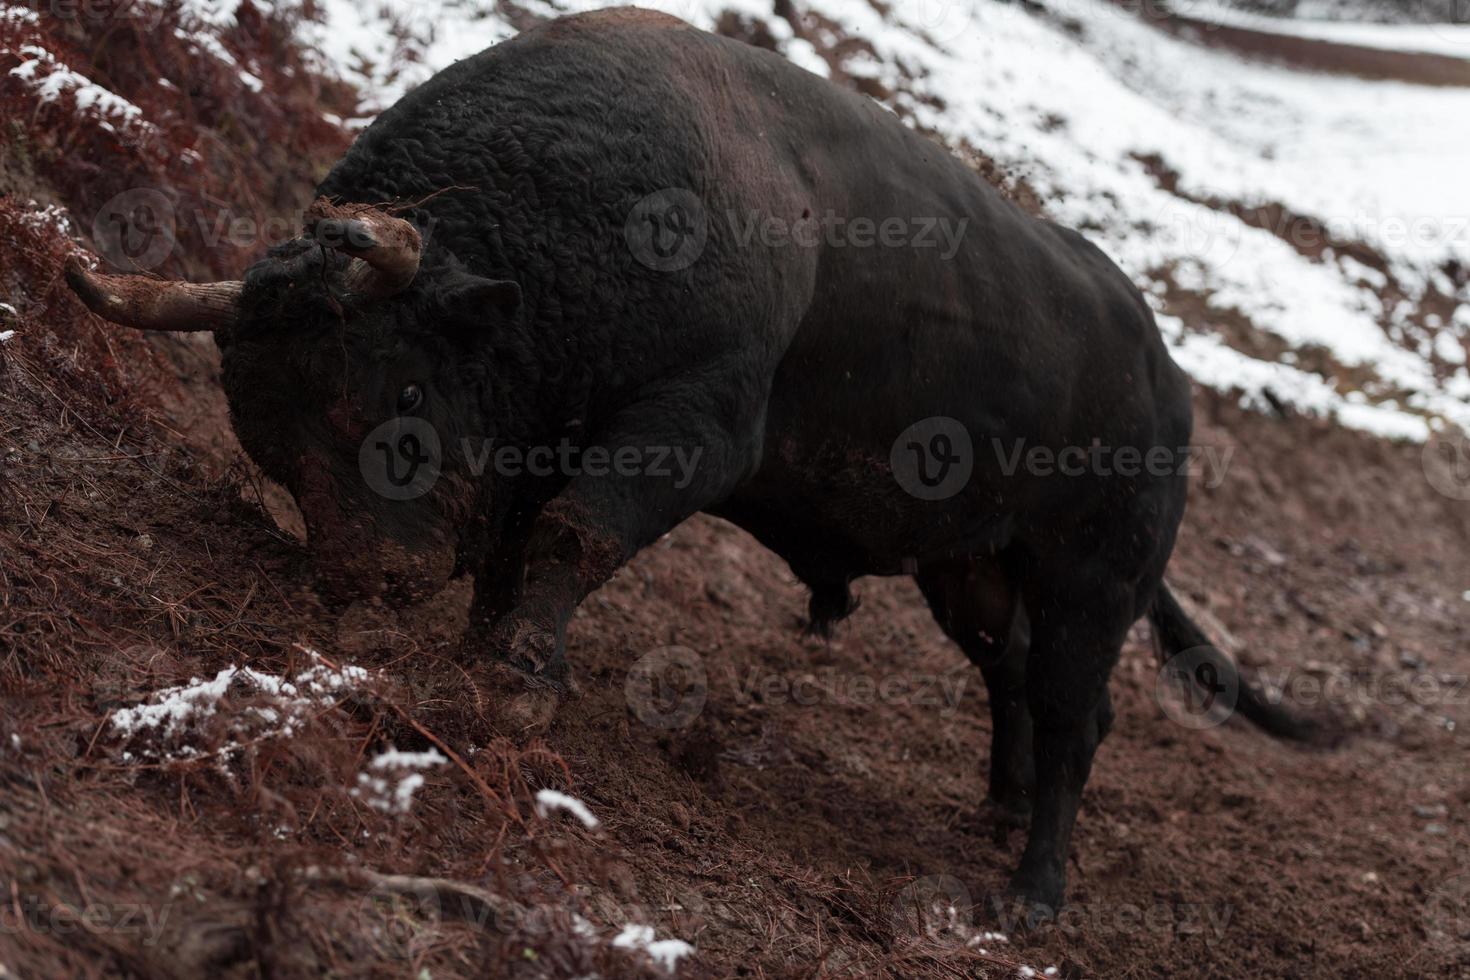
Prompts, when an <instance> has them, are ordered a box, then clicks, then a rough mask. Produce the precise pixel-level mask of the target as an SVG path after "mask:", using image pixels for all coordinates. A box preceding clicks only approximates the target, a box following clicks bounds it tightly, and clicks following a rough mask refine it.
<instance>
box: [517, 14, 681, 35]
mask: <svg viewBox="0 0 1470 980" xmlns="http://www.w3.org/2000/svg"><path fill="white" fill-rule="evenodd" d="M620 28H621V29H626V30H654V31H656V30H667V29H670V28H673V29H682V30H693V29H694V28H693V27H692V26H691V25H690V24H689V23H688V22H687V21H683V20H680V19H679V18H678V17H675V16H674V15H673V14H666V13H663V12H662V11H658V10H649V9H648V8H647V7H606V8H604V9H602V10H589V11H587V12H585V13H580V14H569V15H567V16H565V17H558V18H556V19H555V20H551V21H547V22H546V23H545V24H543V25H541V27H540V28H539V32H540V33H541V34H542V35H543V36H545V37H547V38H548V39H554V38H557V37H560V36H565V35H568V34H577V33H581V32H584V31H588V30H591V31H597V32H603V31H606V30H609V29H620Z"/></svg>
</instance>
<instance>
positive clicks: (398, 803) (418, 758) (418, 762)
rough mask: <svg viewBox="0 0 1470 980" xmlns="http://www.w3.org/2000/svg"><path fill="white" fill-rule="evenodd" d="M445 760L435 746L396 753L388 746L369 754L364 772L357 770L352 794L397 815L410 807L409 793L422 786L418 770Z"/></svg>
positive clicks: (437, 764)
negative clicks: (371, 755) (424, 749)
mask: <svg viewBox="0 0 1470 980" xmlns="http://www.w3.org/2000/svg"><path fill="white" fill-rule="evenodd" d="M448 761H449V760H448V759H446V758H444V756H443V755H441V754H440V753H439V752H438V751H437V750H435V749H428V750H427V751H424V752H400V751H398V750H397V749H391V748H390V749H388V750H387V751H386V752H381V753H379V754H378V755H376V756H374V757H373V759H372V761H370V762H369V763H368V765H367V769H368V771H367V772H362V773H358V775H357V786H356V787H354V788H353V790H352V795H353V796H356V797H358V798H359V799H361V800H362V801H363V802H364V803H366V804H367V805H368V806H370V807H372V808H373V809H374V810H379V811H381V812H383V813H391V814H396V815H399V816H401V815H403V814H406V813H408V811H409V810H411V809H412V808H413V794H414V793H416V792H417V791H418V789H419V787H421V786H423V785H424V777H423V774H422V773H421V772H419V770H421V769H432V768H433V767H435V766H442V765H444V764H445V763H447V762H448Z"/></svg>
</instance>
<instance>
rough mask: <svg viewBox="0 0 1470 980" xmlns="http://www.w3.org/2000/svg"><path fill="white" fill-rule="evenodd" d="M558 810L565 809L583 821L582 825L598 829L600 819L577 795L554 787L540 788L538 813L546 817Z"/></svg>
mask: <svg viewBox="0 0 1470 980" xmlns="http://www.w3.org/2000/svg"><path fill="white" fill-rule="evenodd" d="M557 810H565V811H566V812H568V813H570V814H571V815H572V816H574V817H576V818H577V819H578V820H580V821H582V825H583V826H584V827H586V828H587V829H588V830H596V829H597V825H598V823H599V821H598V819H597V818H596V817H594V816H593V815H592V811H591V810H589V809H587V804H585V803H583V802H582V801H581V800H579V799H577V798H576V797H575V796H569V795H567V794H566V793H563V792H560V791H559V790H554V789H539V790H537V791H536V813H537V814H538V815H540V816H541V817H546V816H547V815H549V814H551V813H553V812H555V811H557Z"/></svg>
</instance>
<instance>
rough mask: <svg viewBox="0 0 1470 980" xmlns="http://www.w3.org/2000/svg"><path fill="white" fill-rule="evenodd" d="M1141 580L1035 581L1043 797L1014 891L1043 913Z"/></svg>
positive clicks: (1099, 735) (1034, 664)
mask: <svg viewBox="0 0 1470 980" xmlns="http://www.w3.org/2000/svg"><path fill="white" fill-rule="evenodd" d="M1135 591H1136V589H1135V586H1134V584H1133V583H1125V582H1121V581H1119V580H1118V578H1117V577H1116V575H1115V573H1114V572H1113V571H1112V570H1111V569H1109V570H1103V569H1097V570H1096V572H1095V574H1092V575H1089V574H1087V571H1086V570H1085V565H1084V564H1082V563H1079V564H1078V565H1074V566H1072V567H1070V568H1068V569H1067V570H1066V571H1065V572H1060V573H1057V574H1053V575H1049V576H1037V577H1036V579H1035V580H1033V581H1032V582H1031V583H1029V585H1028V589H1027V598H1026V604H1027V608H1028V611H1029V612H1030V614H1031V655H1030V662H1029V664H1028V669H1027V676H1026V696H1027V701H1028V703H1029V705H1030V708H1031V717H1032V719H1033V723H1034V725H1035V733H1034V739H1035V753H1036V782H1037V789H1036V801H1035V807H1034V809H1033V810H1032V814H1031V830H1030V834H1029V835H1028V837H1027V840H1026V850H1025V852H1024V853H1023V854H1022V856H1021V864H1020V867H1019V868H1018V869H1017V870H1016V873H1015V875H1014V876H1013V877H1012V879H1011V884H1010V888H1009V891H1010V893H1011V895H1012V896H1014V897H1016V898H1019V899H1021V900H1023V901H1024V902H1026V903H1027V904H1028V905H1030V906H1031V910H1032V911H1033V912H1035V913H1039V914H1042V915H1050V914H1053V913H1054V912H1055V911H1056V909H1057V908H1058V907H1059V906H1060V905H1061V902H1062V895H1063V892H1064V890H1065V887H1066V860H1067V848H1068V844H1069V842H1070V841H1071V837H1072V826H1073V824H1074V823H1075V822H1076V820H1077V809H1078V807H1079V805H1080V804H1081V802H1082V789H1083V787H1084V786H1085V785H1086V783H1087V776H1088V773H1089V772H1090V771H1091V769H1092V759H1093V755H1094V754H1095V753H1096V752H1097V748H1098V746H1099V745H1100V744H1101V743H1102V740H1103V738H1104V737H1105V736H1106V735H1107V733H1108V729H1109V728H1111V727H1112V722H1113V706H1112V702H1111V701H1110V699H1109V697H1108V676H1109V675H1110V674H1111V672H1112V669H1113V666H1114V664H1116V663H1117V661H1118V655H1119V652H1120V651H1121V650H1122V646H1123V640H1124V637H1125V636H1126V635H1127V632H1128V627H1129V625H1130V624H1131V623H1132V622H1133V620H1134V619H1135V618H1136V617H1135V602H1134V599H1135Z"/></svg>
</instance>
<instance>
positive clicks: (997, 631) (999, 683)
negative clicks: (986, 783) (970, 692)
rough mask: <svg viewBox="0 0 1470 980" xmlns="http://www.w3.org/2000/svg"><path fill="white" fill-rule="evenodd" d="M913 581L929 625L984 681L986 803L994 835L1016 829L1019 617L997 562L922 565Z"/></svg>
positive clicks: (1022, 707)
mask: <svg viewBox="0 0 1470 980" xmlns="http://www.w3.org/2000/svg"><path fill="white" fill-rule="evenodd" d="M915 578H916V580H917V581H918V583H919V589H920V590H921V591H922V592H923V593H924V598H925V599H927V600H928V601H929V608H930V609H931V610H933V612H934V618H935V619H936V620H938V621H939V625H940V626H941V627H943V629H944V632H945V633H946V634H948V635H949V637H950V639H952V640H954V641H955V643H957V644H958V645H959V647H960V649H961V650H963V651H964V652H965V656H967V657H969V658H970V662H971V663H973V664H975V665H976V666H977V667H979V668H980V673H981V675H983V676H984V678H985V688H986V691H987V692H988V693H989V696H990V720H991V729H992V734H991V740H990V793H989V796H988V798H987V802H988V803H989V804H990V805H991V807H993V808H994V811H995V815H996V818H997V821H998V824H999V826H998V828H997V829H998V830H1002V831H1003V830H1004V829H1005V828H1008V827H1024V826H1026V823H1027V821H1028V820H1029V819H1030V816H1031V802H1032V797H1033V795H1034V793H1035V789H1036V766H1035V763H1034V762H1033V759H1032V751H1031V744H1032V729H1031V712H1030V710H1029V709H1028V707H1027V704H1026V654H1027V647H1028V645H1029V643H1030V627H1029V625H1028V623H1027V621H1026V612H1025V610H1024V608H1022V606H1021V603H1020V602H1019V601H1018V597H1017V594H1016V591H1015V589H1014V587H1013V586H1012V583H1011V580H1010V578H1009V576H1008V575H1007V574H1006V572H1005V570H1004V569H1003V568H1002V567H1001V565H1000V564H999V563H998V562H981V561H963V562H950V563H945V564H942V565H935V566H928V567H925V568H923V569H921V570H920V571H919V573H918V575H917V576H915Z"/></svg>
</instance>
